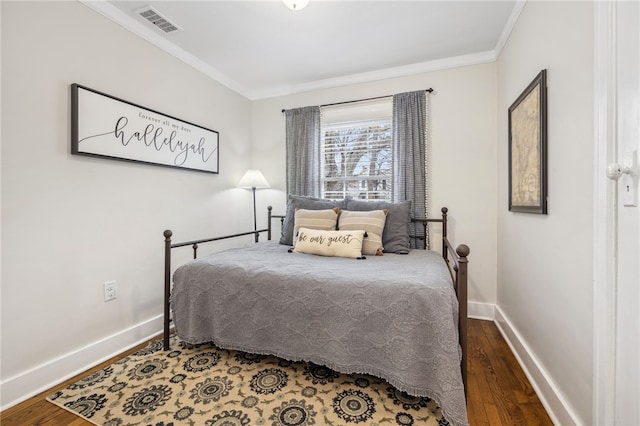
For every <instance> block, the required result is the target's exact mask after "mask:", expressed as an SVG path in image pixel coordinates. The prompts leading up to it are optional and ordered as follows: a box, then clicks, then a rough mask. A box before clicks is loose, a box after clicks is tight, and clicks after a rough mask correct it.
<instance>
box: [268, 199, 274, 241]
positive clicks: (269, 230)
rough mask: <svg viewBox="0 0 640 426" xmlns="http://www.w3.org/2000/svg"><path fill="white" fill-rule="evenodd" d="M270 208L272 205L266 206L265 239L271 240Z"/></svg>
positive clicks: (271, 208)
mask: <svg viewBox="0 0 640 426" xmlns="http://www.w3.org/2000/svg"><path fill="white" fill-rule="evenodd" d="M271 210H273V207H271V206H267V219H268V220H267V241H271V214H272V213H271Z"/></svg>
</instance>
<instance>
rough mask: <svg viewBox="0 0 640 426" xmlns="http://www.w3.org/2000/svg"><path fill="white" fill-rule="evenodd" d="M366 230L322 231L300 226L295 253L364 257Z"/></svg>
mask: <svg viewBox="0 0 640 426" xmlns="http://www.w3.org/2000/svg"><path fill="white" fill-rule="evenodd" d="M363 240H365V237H364V231H363V230H356V231H322V230H318V229H309V228H300V229H299V230H298V236H297V238H295V239H294V243H295V246H294V249H293V251H294V252H295V253H307V254H317V255H320V256H335V257H348V258H352V259H362V258H363V256H362V243H363Z"/></svg>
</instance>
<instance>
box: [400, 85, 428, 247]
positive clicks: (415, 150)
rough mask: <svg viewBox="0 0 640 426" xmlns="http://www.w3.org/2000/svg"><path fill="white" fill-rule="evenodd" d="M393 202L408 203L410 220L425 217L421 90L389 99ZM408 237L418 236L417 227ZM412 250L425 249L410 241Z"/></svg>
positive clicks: (424, 109)
mask: <svg viewBox="0 0 640 426" xmlns="http://www.w3.org/2000/svg"><path fill="white" fill-rule="evenodd" d="M392 127H393V142H394V143H393V145H394V149H395V152H394V170H393V193H392V197H393V201H394V202H400V201H406V200H411V202H412V203H411V208H412V212H411V213H412V216H413V217H415V218H421V219H425V218H426V217H427V95H426V92H425V91H424V90H420V91H416V92H406V93H399V94H396V95H394V96H393V120H392ZM410 226H411V229H410V232H411V235H419V234H420V233H421V232H422V231H421V226H422V225H421V224H414V223H412V224H411V225H410ZM412 244H414V245H415V246H414V247H413V248H424V247H425V244H426V246H427V247H428V246H429V234H428V230H427V235H426V238H425V240H424V241H421V240H412Z"/></svg>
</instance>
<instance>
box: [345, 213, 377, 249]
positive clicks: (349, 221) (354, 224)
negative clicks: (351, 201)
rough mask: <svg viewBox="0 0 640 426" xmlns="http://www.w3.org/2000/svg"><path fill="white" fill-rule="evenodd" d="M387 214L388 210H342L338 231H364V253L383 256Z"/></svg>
mask: <svg viewBox="0 0 640 426" xmlns="http://www.w3.org/2000/svg"><path fill="white" fill-rule="evenodd" d="M387 212H388V210H371V211H368V212H358V211H352V210H342V211H340V218H339V219H338V229H339V230H340V231H352V230H356V229H362V230H364V231H365V232H366V235H365V237H364V244H363V245H362V253H363V254H375V255H376V256H382V247H383V246H382V231H383V230H384V223H385V221H386V219H387Z"/></svg>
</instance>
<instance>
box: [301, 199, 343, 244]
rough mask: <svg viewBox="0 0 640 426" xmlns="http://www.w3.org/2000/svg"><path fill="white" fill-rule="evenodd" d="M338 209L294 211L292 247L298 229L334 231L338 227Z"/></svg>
mask: <svg viewBox="0 0 640 426" xmlns="http://www.w3.org/2000/svg"><path fill="white" fill-rule="evenodd" d="M339 211H340V209H339V208H337V207H335V208H333V209H326V210H307V209H296V213H295V215H294V225H293V245H294V246H295V245H296V240H297V238H296V237H297V235H298V230H299V229H300V228H309V229H322V230H327V231H335V229H336V226H337V225H338V212H339Z"/></svg>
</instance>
